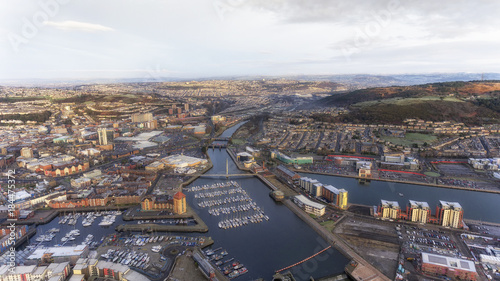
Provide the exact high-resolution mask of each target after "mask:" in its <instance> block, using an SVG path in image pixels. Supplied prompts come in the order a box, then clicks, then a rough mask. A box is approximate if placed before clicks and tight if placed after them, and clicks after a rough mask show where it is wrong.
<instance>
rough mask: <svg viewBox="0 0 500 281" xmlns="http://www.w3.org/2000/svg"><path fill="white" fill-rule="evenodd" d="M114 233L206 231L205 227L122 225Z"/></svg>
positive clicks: (147, 224)
mask: <svg viewBox="0 0 500 281" xmlns="http://www.w3.org/2000/svg"><path fill="white" fill-rule="evenodd" d="M115 229H116V231H119V232H124V231H137V232H200V233H204V232H207V231H208V227H207V226H206V225H204V226H202V225H163V224H154V223H146V224H122V225H118V226H117V227H116V228H115Z"/></svg>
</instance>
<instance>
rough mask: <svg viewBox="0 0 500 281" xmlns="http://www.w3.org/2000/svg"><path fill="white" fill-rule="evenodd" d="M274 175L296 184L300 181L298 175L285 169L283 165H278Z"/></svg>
mask: <svg viewBox="0 0 500 281" xmlns="http://www.w3.org/2000/svg"><path fill="white" fill-rule="evenodd" d="M276 173H277V174H278V175H279V176H281V177H283V178H284V179H286V180H288V181H290V182H296V181H298V180H299V179H300V175H299V174H297V173H295V172H293V171H290V170H289V169H288V168H287V167H285V166H283V165H279V166H278V168H276Z"/></svg>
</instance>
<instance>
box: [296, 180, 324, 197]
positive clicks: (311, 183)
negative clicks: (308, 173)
mask: <svg viewBox="0 0 500 281" xmlns="http://www.w3.org/2000/svg"><path fill="white" fill-rule="evenodd" d="M299 184H300V187H301V188H302V189H304V190H305V191H307V192H308V193H309V194H311V195H313V196H316V197H318V196H321V194H322V193H321V189H319V190H318V184H321V183H320V182H319V181H318V180H316V179H311V178H308V177H301V178H300V180H299ZM315 185H316V186H315ZM319 188H321V187H319Z"/></svg>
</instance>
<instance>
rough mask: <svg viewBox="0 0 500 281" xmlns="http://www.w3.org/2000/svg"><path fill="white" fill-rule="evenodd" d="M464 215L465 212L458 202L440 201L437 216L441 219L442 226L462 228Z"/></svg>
mask: <svg viewBox="0 0 500 281" xmlns="http://www.w3.org/2000/svg"><path fill="white" fill-rule="evenodd" d="M463 215H464V211H463V209H462V206H461V205H460V204H459V203H458V202H447V201H442V200H440V201H439V205H438V207H437V210H436V216H437V217H438V218H439V224H440V225H442V226H449V227H453V228H462V227H463Z"/></svg>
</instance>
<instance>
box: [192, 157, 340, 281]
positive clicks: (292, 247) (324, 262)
mask: <svg viewBox="0 0 500 281" xmlns="http://www.w3.org/2000/svg"><path fill="white" fill-rule="evenodd" d="M209 155H210V158H211V159H212V162H213V164H214V167H213V169H211V170H210V171H209V172H208V174H220V173H225V172H226V159H229V173H241V171H239V170H238V169H237V167H236V166H235V165H234V164H233V162H232V160H231V158H230V157H229V155H228V154H227V152H226V151H225V150H224V149H222V150H219V149H215V150H212V149H210V150H209ZM232 179H233V180H235V181H237V182H238V183H239V184H240V185H241V186H242V187H243V188H244V189H245V190H246V191H247V193H248V195H249V196H250V197H251V198H252V199H253V200H254V202H256V203H257V205H258V206H259V207H261V208H263V210H264V212H265V214H266V215H268V216H269V218H270V219H269V221H263V222H261V223H257V224H249V225H246V226H242V227H238V228H231V229H220V228H219V227H218V226H217V223H218V222H219V220H221V219H222V218H223V216H212V215H210V214H209V213H208V209H207V208H203V209H202V208H199V207H198V206H197V204H196V203H197V201H196V199H195V198H194V194H195V193H194V192H186V195H187V199H188V201H189V203H190V205H191V206H192V207H193V208H194V209H195V211H196V212H197V213H198V214H199V215H200V217H201V218H202V219H203V220H204V221H205V223H206V224H207V225H208V227H209V229H210V230H209V232H208V233H207V234H206V235H207V236H211V237H212V238H213V239H214V241H215V244H214V246H213V248H218V247H222V248H224V249H226V250H227V251H228V252H229V255H228V256H227V258H233V257H234V258H235V259H236V260H239V261H240V262H241V263H243V264H244V265H245V266H246V267H247V268H248V270H249V272H248V273H247V274H245V275H242V276H240V277H238V278H236V279H237V280H252V279H256V278H259V277H262V278H265V279H266V280H270V279H272V278H271V277H272V275H273V274H274V272H275V271H276V270H278V269H281V268H283V267H286V266H289V265H291V264H294V263H296V262H298V261H300V260H303V259H305V258H307V257H309V256H311V255H313V254H315V253H317V252H319V251H320V250H322V249H324V248H325V247H327V246H328V245H327V243H326V242H325V241H324V240H323V239H321V237H319V236H318V235H317V234H316V232H314V231H313V230H312V229H311V228H310V227H309V226H308V225H307V224H305V223H304V222H303V221H302V220H301V219H299V218H298V217H297V216H296V215H295V214H294V213H292V212H291V211H290V210H289V209H288V208H287V207H286V206H284V205H282V204H279V203H275V202H274V201H273V200H272V199H271V197H269V191H270V190H269V188H268V187H267V186H265V185H264V184H263V183H262V182H261V181H260V180H258V179H256V178H253V177H250V178H232ZM223 181H225V179H206V178H200V179H198V180H196V181H195V182H194V183H193V184H191V185H190V186H197V185H204V184H212V183H215V182H223ZM227 258H225V259H224V260H226V259H227ZM347 263H348V260H347V259H346V258H345V257H344V256H342V254H340V253H339V252H338V251H336V250H334V249H330V250H328V251H326V252H324V253H322V254H321V255H319V256H317V257H316V258H314V259H311V260H309V261H308V262H306V263H303V264H302V265H301V266H297V267H294V268H292V269H291V271H292V272H293V273H294V275H295V276H296V278H297V280H309V276H313V277H314V278H318V277H323V276H326V275H330V274H335V273H341V272H343V270H344V267H345V265H346V264H347Z"/></svg>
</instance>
